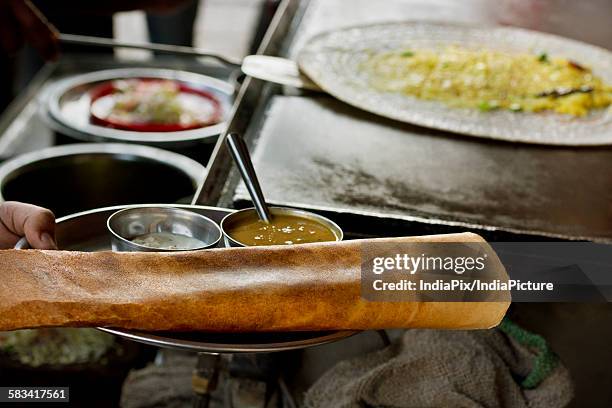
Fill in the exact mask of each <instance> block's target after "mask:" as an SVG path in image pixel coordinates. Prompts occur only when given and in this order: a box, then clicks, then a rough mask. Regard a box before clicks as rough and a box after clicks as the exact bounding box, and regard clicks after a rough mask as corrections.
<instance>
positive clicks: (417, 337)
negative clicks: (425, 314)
mask: <svg viewBox="0 0 612 408" xmlns="http://www.w3.org/2000/svg"><path fill="white" fill-rule="evenodd" d="M572 397H573V386H572V382H571V379H570V376H569V372H568V370H567V369H566V368H565V367H564V366H563V365H562V364H561V363H560V362H559V360H558V359H557V358H556V356H555V355H554V354H552V352H551V351H550V350H549V349H548V346H547V344H546V342H545V340H544V339H543V338H542V337H540V336H537V335H535V334H532V333H529V332H527V331H525V330H523V329H521V328H520V327H518V326H516V325H515V324H513V323H512V322H510V321H509V320H504V322H503V323H502V325H500V326H499V328H498V329H493V330H478V331H441V330H408V331H406V333H405V334H404V335H403V336H402V337H401V339H400V340H399V341H398V342H396V343H394V344H392V345H391V346H389V347H387V348H385V349H383V350H380V351H377V352H373V353H369V354H366V355H364V356H360V357H357V358H354V359H351V360H346V361H342V362H340V363H339V364H337V365H336V366H335V367H333V368H332V369H331V370H329V371H328V372H326V373H325V374H324V375H323V376H322V377H321V378H320V379H319V380H318V381H317V382H316V383H315V384H314V385H313V386H312V387H311V388H310V389H309V390H308V391H307V393H306V395H305V399H304V401H305V406H306V407H308V408H326V407H333V408H350V407H360V408H362V407H381V406H384V407H396V408H403V407H406V408H408V407H419V408H421V407H508V408H522V407H529V408H539V407H542V408H544V407H563V406H566V405H567V404H568V403H569V402H570V401H571V399H572Z"/></svg>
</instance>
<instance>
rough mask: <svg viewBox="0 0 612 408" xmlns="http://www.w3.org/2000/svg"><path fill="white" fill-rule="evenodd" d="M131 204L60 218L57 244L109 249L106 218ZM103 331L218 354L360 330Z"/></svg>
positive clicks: (295, 344)
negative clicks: (270, 331)
mask: <svg viewBox="0 0 612 408" xmlns="http://www.w3.org/2000/svg"><path fill="white" fill-rule="evenodd" d="M160 206H168V207H177V208H183V209H189V210H191V211H194V212H196V213H198V214H202V215H205V216H207V217H209V218H211V219H213V220H214V221H216V222H220V221H221V219H222V218H223V217H224V216H225V215H227V214H229V213H231V212H232V210H228V209H224V208H217V207H203V206H192V205H178V204H177V205H169V204H165V205H164V204H160ZM131 207H137V205H123V206H115V207H106V208H99V209H95V210H91V211H85V212H81V213H78V214H73V215H69V216H66V217H63V218H60V219H58V220H57V241H58V246H59V247H60V249H65V250H73V251H87V252H92V251H105V250H110V236H109V234H108V231H107V229H106V220H107V218H108V217H109V216H110V215H111V214H112V213H114V212H115V211H117V210H120V209H123V208H131ZM16 248H18V249H25V248H27V243H26V242H25V240H22V241H20V243H19V244H18V245H17V246H16ZM100 330H103V331H105V332H108V333H111V334H114V335H117V336H121V337H125V338H127V339H130V340H134V341H138V342H141V343H146V344H151V345H154V346H158V347H167V348H175V349H183V350H191V351H197V352H215V353H255V352H273V351H286V350H295V349H301V348H305V347H311V346H317V345H321V344H326V343H330V342H332V341H337V340H341V339H344V338H346V337H349V336H352V335H353V334H355V333H357V332H355V331H327V332H286V333H280V332H279V333H239V334H236V333H231V334H223V333H206V332H182V333H178V332H173V333H166V332H159V333H157V332H156V333H152V332H140V331H133V330H121V329H113V328H103V327H101V328H100Z"/></svg>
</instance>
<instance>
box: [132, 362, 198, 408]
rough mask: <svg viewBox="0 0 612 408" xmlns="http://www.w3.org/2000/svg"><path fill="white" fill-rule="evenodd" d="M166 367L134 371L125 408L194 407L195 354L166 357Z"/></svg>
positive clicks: (157, 366)
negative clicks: (192, 377)
mask: <svg viewBox="0 0 612 408" xmlns="http://www.w3.org/2000/svg"><path fill="white" fill-rule="evenodd" d="M165 356H170V358H167V360H168V361H165V362H164V364H162V365H155V364H149V365H148V366H147V367H145V368H143V369H141V370H132V371H131V372H130V374H129V375H128V377H127V379H126V380H125V382H124V383H123V391H122V392H121V407H122V408H145V407H146V408H153V407H160V408H161V407H164V408H183V407H189V406H191V401H192V395H193V393H192V391H191V375H192V372H193V369H194V367H195V365H196V361H197V355H196V354H195V353H191V354H185V353H179V352H176V353H165Z"/></svg>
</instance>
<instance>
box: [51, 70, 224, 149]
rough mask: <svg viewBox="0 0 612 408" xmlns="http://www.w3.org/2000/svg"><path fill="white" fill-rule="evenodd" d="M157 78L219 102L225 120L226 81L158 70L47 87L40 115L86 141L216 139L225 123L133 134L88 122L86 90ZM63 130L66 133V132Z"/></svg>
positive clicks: (85, 77) (105, 74)
mask: <svg viewBox="0 0 612 408" xmlns="http://www.w3.org/2000/svg"><path fill="white" fill-rule="evenodd" d="M142 77H146V78H160V79H172V80H175V81H179V82H183V83H185V84H187V85H189V86H191V87H194V88H197V89H202V90H205V91H207V92H210V93H212V94H213V95H215V96H216V97H217V98H218V100H219V101H220V103H221V109H222V112H223V117H224V119H227V118H228V117H229V114H230V110H231V107H232V100H233V93H234V87H233V86H232V85H230V84H229V83H227V82H224V81H221V80H219V79H215V78H212V77H209V76H206V75H200V74H195V73H192V72H185V71H177V70H171V69H157V68H121V69H110V70H104V71H96V72H91V73H87V74H81V75H76V76H71V77H68V78H64V79H61V80H58V81H57V82H54V83H52V84H50V85H49V86H48V87H47V89H46V90H45V91H44V93H43V96H42V98H43V112H42V114H43V116H44V117H46V118H47V119H48V122H49V124H50V125H51V126H52V127H54V128H56V130H58V131H60V132H64V133H68V134H69V136H72V137H75V138H78V139H81V140H85V141H106V142H111V141H115V142H117V141H120V142H130V143H140V144H150V145H158V146H168V145H173V146H174V145H181V146H182V145H186V144H190V143H194V142H200V141H204V140H207V139H215V138H216V137H217V136H218V135H219V134H220V133H221V132H223V130H224V129H225V128H226V126H227V124H226V123H225V121H224V122H221V123H218V124H216V125H212V126H206V127H203V128H200V129H192V130H184V131H180V132H135V131H128V130H121V129H112V128H107V127H104V126H98V125H95V124H92V123H90V114H89V108H90V104H91V97H90V95H89V91H90V90H91V89H92V88H93V87H94V86H96V85H97V84H99V83H101V82H105V81H110V80H114V79H121V78H142ZM66 130H68V131H67V132H66Z"/></svg>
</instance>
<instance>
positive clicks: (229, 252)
mask: <svg viewBox="0 0 612 408" xmlns="http://www.w3.org/2000/svg"><path fill="white" fill-rule="evenodd" d="M369 242H390V243H403V242H482V243H484V242H485V241H484V240H483V239H482V238H481V237H479V236H478V235H475V234H468V233H466V234H450V235H436V236H423V237H408V238H387V239H377V240H355V241H344V242H333V243H318V244H305V245H295V246H274V247H251V248H227V249H213V250H206V251H198V252H175V253H144V252H142V253H134V252H131V253H128V252H124V253H114V252H95V253H86V252H70V251H39V250H5V251H0V273H1V274H2V276H1V278H0V330H15V329H23V328H35V327H59V326H62V327H63V326H70V327H89V326H106V327H116V328H125V329H139V330H150V331H157V330H164V331H179V330H180V331H213V332H261V331H297V330H339V329H354V330H365V329H388V328H440V329H442V328H443V329H479V328H489V327H492V326H495V325H497V324H498V323H499V322H500V320H501V319H502V317H503V316H504V314H505V312H506V310H507V308H508V305H509V302H507V301H494V302H378V301H375V302H374V301H367V300H365V299H363V298H362V297H361V285H360V283H361V282H360V280H361V269H360V268H361V257H360V254H361V249H360V248H361V245H363V244H364V243H365V244H367V243H369ZM484 245H486V246H487V247H488V245H487V244H484ZM488 248H490V247H488ZM491 253H492V256H490V257H489V258H490V259H489V267H492V268H496V269H497V270H498V271H499V277H500V278H505V279H507V275H506V272H505V270H504V268H503V265H502V264H501V262H500V261H499V259H498V258H497V256H496V255H495V253H494V252H493V251H492V250H491Z"/></svg>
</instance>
